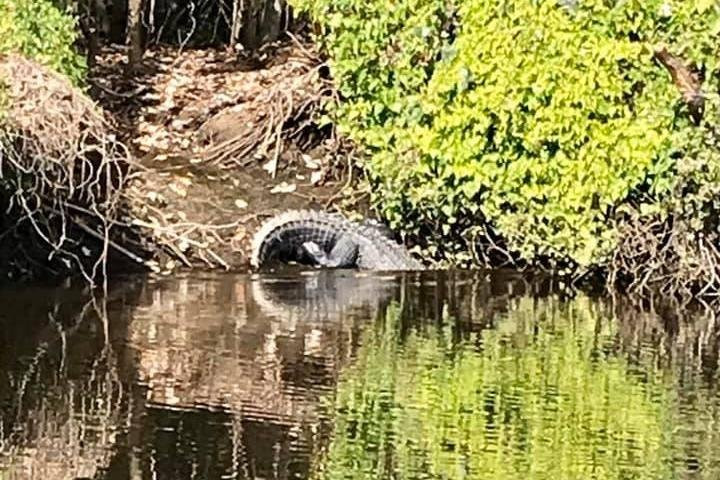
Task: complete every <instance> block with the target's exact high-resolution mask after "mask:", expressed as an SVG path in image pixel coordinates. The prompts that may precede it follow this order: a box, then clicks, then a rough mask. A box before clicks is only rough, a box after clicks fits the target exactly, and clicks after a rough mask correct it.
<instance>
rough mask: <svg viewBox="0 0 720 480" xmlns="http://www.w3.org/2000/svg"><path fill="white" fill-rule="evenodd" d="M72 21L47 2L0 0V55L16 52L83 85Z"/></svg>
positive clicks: (40, 0) (81, 61) (74, 28)
mask: <svg viewBox="0 0 720 480" xmlns="http://www.w3.org/2000/svg"><path fill="white" fill-rule="evenodd" d="M76 39H77V30H76V23H75V19H74V18H73V17H72V16H71V15H69V14H67V13H65V12H62V11H60V10H59V9H58V8H56V7H55V6H54V5H53V3H52V2H50V1H48V0H0V54H2V53H8V52H17V53H21V54H23V55H26V56H27V57H30V58H32V59H34V60H37V61H39V62H40V63H42V64H44V65H47V66H49V67H51V68H53V69H54V70H56V71H58V72H61V73H64V74H65V75H67V76H68V77H69V78H70V79H71V80H72V81H73V82H74V83H75V84H76V85H78V84H80V83H82V79H83V76H84V73H85V60H84V58H83V57H82V56H81V55H79V54H78V53H77V52H76V51H75V49H74V48H73V44H74V43H75V40H76Z"/></svg>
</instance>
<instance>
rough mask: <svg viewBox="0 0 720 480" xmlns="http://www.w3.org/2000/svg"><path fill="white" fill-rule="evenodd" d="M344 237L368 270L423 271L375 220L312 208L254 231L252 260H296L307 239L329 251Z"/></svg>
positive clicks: (255, 263) (277, 218)
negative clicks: (361, 220) (358, 219)
mask: <svg viewBox="0 0 720 480" xmlns="http://www.w3.org/2000/svg"><path fill="white" fill-rule="evenodd" d="M341 236H342V237H345V238H346V239H349V240H350V241H351V242H352V243H354V244H356V245H357V247H358V256H357V261H356V266H357V267H358V268H361V269H367V270H422V269H423V265H422V264H421V263H420V262H419V261H417V260H416V259H414V258H413V257H412V256H411V255H410V253H409V252H408V251H407V250H406V249H405V247H404V246H402V245H399V244H397V243H396V242H395V241H394V240H393V239H392V238H390V236H389V235H388V233H387V230H386V229H383V228H381V226H380V225H379V224H377V223H375V222H365V223H363V224H358V223H356V222H351V221H349V220H348V219H346V218H345V217H343V216H342V215H339V214H332V213H326V212H320V211H313V210H291V211H287V212H283V213H281V214H279V215H277V216H275V217H273V218H271V219H270V220H269V221H267V222H266V223H265V224H264V225H263V226H262V227H261V228H260V230H258V232H257V233H256V234H255V237H254V238H253V242H252V253H251V258H250V263H251V264H252V266H253V267H255V268H259V267H260V266H262V265H263V264H265V263H267V262H270V261H285V262H286V261H288V260H297V259H298V258H297V257H298V255H299V253H298V252H299V251H300V247H301V246H302V244H303V243H305V242H315V243H316V244H318V245H319V246H320V247H321V248H322V249H324V250H325V251H327V252H329V251H330V250H332V248H333V247H334V246H335V245H336V243H337V242H338V239H340V238H341Z"/></svg>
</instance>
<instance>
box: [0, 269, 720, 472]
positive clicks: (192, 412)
mask: <svg viewBox="0 0 720 480" xmlns="http://www.w3.org/2000/svg"><path fill="white" fill-rule="evenodd" d="M0 305H2V310H1V311H0V479H1V480H10V479H13V480H14V479H23V480H24V479H43V480H50V479H53V480H55V479H133V480H135V479H168V480H170V479H172V480H181V479H225V478H228V479H229V478H263V479H270V478H272V479H275V478H278V479H279V478H283V479H285V478H314V479H346V478H347V479H374V478H377V479H475V478H477V479H502V480H506V479H591V478H596V479H675V478H679V479H717V478H720V448H719V447H718V446H720V394H719V393H718V386H717V385H718V384H717V377H718V361H719V354H718V332H719V331H720V330H719V329H718V326H717V324H716V320H715V317H714V316H713V315H712V314H710V313H703V312H697V313H694V314H684V315H682V316H677V315H674V314H673V312H672V311H665V312H661V313H658V312H642V311H640V310H638V309H637V308H634V307H632V306H629V305H627V304H625V303H623V302H619V301H614V302H613V301H610V300H609V299H602V298H590V297H589V296H587V295H584V294H573V295H568V294H567V292H563V291H562V290H557V289H555V288H553V286H552V285H547V284H545V285H543V284H537V283H528V282H525V281H523V280H522V279H521V278H519V277H516V276H508V275H501V274H494V275H490V274H485V273H456V274H448V273H426V274H422V275H421V274H411V275H406V276H402V275H368V274H362V275H361V274H356V273H351V272H344V273H343V272H337V273H331V272H322V273H318V272H315V273H312V274H288V275H287V276H281V275H276V276H264V277H250V276H242V275H240V276H236V275H224V276H223V275H207V276H197V275H195V276H191V277H176V278H168V279H160V280H157V279H156V280H150V279H143V278H131V279H128V280H124V281H121V282H118V283H117V284H116V285H113V286H112V288H111V289H110V292H109V297H108V298H107V299H106V300H105V301H101V299H97V298H96V299H93V298H92V297H91V296H90V295H89V293H88V292H87V291H84V290H83V289H82V288H80V287H77V286H72V285H66V286H62V287H48V286H37V287H33V288H28V287H23V288H20V287H4V288H3V289H0Z"/></svg>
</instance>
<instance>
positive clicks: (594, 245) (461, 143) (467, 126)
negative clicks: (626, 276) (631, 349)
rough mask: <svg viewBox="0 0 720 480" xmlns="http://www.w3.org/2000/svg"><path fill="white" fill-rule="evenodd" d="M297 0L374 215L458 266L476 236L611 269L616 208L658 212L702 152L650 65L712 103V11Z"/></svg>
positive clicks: (700, 7)
mask: <svg viewBox="0 0 720 480" xmlns="http://www.w3.org/2000/svg"><path fill="white" fill-rule="evenodd" d="M297 3H298V5H299V6H300V7H302V8H304V9H305V10H307V11H309V12H310V13H311V15H312V16H313V17H314V18H315V20H317V21H318V22H320V23H321V24H323V25H325V27H326V31H325V36H324V42H325V44H326V46H327V51H328V53H329V55H330V57H331V61H332V64H331V65H332V69H333V74H334V76H335V78H336V80H337V81H338V83H339V88H340V90H341V92H342V94H343V95H344V103H343V104H342V106H341V107H340V108H339V110H338V111H337V112H336V115H337V121H338V124H339V126H340V127H341V128H342V129H343V130H344V132H345V133H346V134H348V135H349V136H350V137H351V138H353V139H354V140H356V141H357V142H359V143H360V144H361V145H362V146H363V147H365V148H366V150H367V152H368V154H369V155H368V156H369V159H370V160H369V162H368V164H367V171H368V173H369V176H370V179H371V181H372V183H373V185H374V187H375V188H374V193H375V195H374V200H375V203H376V205H377V207H378V208H379V210H380V211H381V212H382V213H383V214H384V216H385V217H386V218H387V219H388V220H390V221H391V223H392V224H393V226H394V227H395V228H399V229H402V230H404V231H406V232H407V233H410V234H416V235H417V234H418V233H419V232H421V231H424V232H426V233H431V235H425V239H429V240H428V242H429V243H430V244H432V243H433V242H434V243H436V244H437V245H438V246H439V248H441V249H443V250H444V253H445V255H446V256H452V254H453V251H455V252H459V253H460V255H458V256H456V258H455V260H463V259H465V258H467V255H464V252H466V251H467V249H468V246H467V245H458V246H455V245H453V244H452V240H453V239H457V238H459V237H461V236H462V235H461V233H462V232H460V231H459V230H462V231H470V230H472V229H473V227H477V226H479V225H481V224H484V223H487V224H489V225H490V226H491V227H492V228H493V229H494V230H495V231H497V232H498V233H499V234H500V235H501V236H502V237H503V239H504V240H505V242H506V243H507V245H508V246H509V248H510V249H511V250H512V251H514V252H515V253H516V254H518V255H520V256H521V257H522V258H524V259H526V260H528V261H531V262H532V261H535V260H538V259H558V260H563V261H566V260H570V261H572V262H573V263H575V264H577V265H580V266H591V265H603V264H605V263H606V261H607V259H608V258H609V256H610V255H611V253H612V251H613V249H614V248H615V246H616V238H615V236H616V230H615V225H616V222H615V221H616V220H617V218H618V217H617V212H618V211H619V210H622V208H623V206H624V205H628V204H630V203H629V202H630V201H631V202H632V205H633V206H637V205H640V204H644V205H659V204H660V202H663V201H664V199H666V198H667V197H668V196H669V195H670V192H671V191H672V190H673V186H674V184H675V181H676V167H677V165H678V163H679V162H682V161H683V158H684V157H685V156H686V154H687V151H688V149H695V146H694V144H692V143H689V140H688V139H689V138H691V137H693V136H694V135H695V134H694V133H693V132H692V131H693V130H694V129H695V127H694V126H693V125H692V124H691V122H690V120H689V116H688V114H687V109H686V108H685V107H684V104H683V102H682V97H681V95H680V93H679V92H678V90H677V88H676V87H675V85H674V84H673V82H672V79H671V77H670V75H669V74H668V72H667V71H666V70H665V68H664V67H663V66H662V65H660V64H659V63H658V62H657V61H656V60H655V58H654V52H655V51H656V49H657V48H660V47H661V46H667V47H668V49H669V50H670V51H671V52H673V53H674V54H676V55H678V56H680V57H682V58H683V60H684V61H686V62H687V63H688V64H690V63H694V64H695V65H696V66H698V67H701V68H703V69H704V70H705V71H706V78H707V79H708V80H707V81H706V89H707V90H708V91H717V90H718V85H717V76H716V75H717V74H718V71H719V70H718V51H717V36H718V34H719V33H720V6H719V5H718V4H717V2H712V1H707V0H695V1H689V0H662V1H661V0H653V1H647V2H638V1H608V0H583V1H580V2H557V1H555V0H544V1H535V0H520V1H516V2H507V1H504V0H457V1H456V2H455V4H454V5H449V4H447V2H438V1H430V0H412V1H411V0H400V1H398V2H394V3H393V5H392V6H389V5H386V2H382V1H380V0H371V1H363V2H360V1H357V2H356V1H353V0H347V1H343V2H337V1H334V0H300V1H298V2H297ZM563 3H564V4H568V3H575V4H576V5H577V6H576V7H573V8H568V7H565V6H563V5H562V4H563ZM449 12H454V14H455V17H456V24H457V25H456V30H455V32H454V33H453V35H452V36H451V35H449V34H447V33H444V32H446V31H447V30H448V29H447V28H445V27H444V26H443V23H444V22H445V18H446V17H449V16H450V14H449ZM370 18H371V19H372V20H368V19H370ZM715 97H716V96H715ZM708 102H717V99H716V98H714V97H713V98H709V99H708ZM710 154H711V156H712V157H713V158H715V159H717V158H720V157H718V151H717V150H716V149H715V150H712V151H711V153H710ZM448 240H450V241H448Z"/></svg>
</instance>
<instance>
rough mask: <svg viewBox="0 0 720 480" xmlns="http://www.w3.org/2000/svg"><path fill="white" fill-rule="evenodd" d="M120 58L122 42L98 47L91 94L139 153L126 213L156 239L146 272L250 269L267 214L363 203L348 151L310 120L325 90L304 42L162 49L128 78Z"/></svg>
mask: <svg viewBox="0 0 720 480" xmlns="http://www.w3.org/2000/svg"><path fill="white" fill-rule="evenodd" d="M125 62H126V55H125V51H124V50H123V49H122V48H110V49H106V50H104V51H103V52H102V54H101V55H100V57H99V58H98V63H97V65H96V66H95V67H94V68H93V70H92V73H91V85H92V87H91V95H92V96H93V97H94V98H95V99H96V100H97V101H98V102H99V103H100V104H101V105H102V106H103V107H104V108H105V109H106V110H108V111H109V112H110V113H111V114H112V115H113V116H114V118H115V119H116V120H117V124H118V130H119V135H120V137H121V139H122V140H124V141H125V142H126V144H128V145H129V146H130V148H131V150H132V152H133V154H134V156H135V157H136V158H137V159H139V163H140V168H138V169H137V172H136V173H135V174H134V178H133V181H132V183H131V186H130V188H129V189H128V192H129V195H128V198H129V200H128V203H129V207H130V209H129V212H130V214H129V217H128V218H127V219H126V220H127V221H128V223H131V224H133V225H134V226H136V227H138V228H140V230H141V231H142V232H143V233H142V234H143V235H147V236H148V237H152V242H151V243H155V244H159V245H161V247H162V254H161V255H157V256H156V258H155V259H154V260H153V261H151V262H148V265H149V266H150V267H151V268H153V269H154V270H156V271H164V272H168V271H172V270H174V269H176V268H181V267H187V268H198V267H207V268H218V267H220V268H225V269H230V270H235V269H242V268H246V266H247V262H248V257H247V253H248V252H249V242H250V239H251V237H252V234H253V233H254V231H255V230H256V229H257V228H258V226H259V223H260V222H262V221H263V220H264V219H266V218H268V217H269V216H271V215H273V214H274V213H277V212H278V211H281V210H286V209H297V208H319V209H329V210H337V209H339V208H342V206H343V205H346V204H348V203H353V204H355V205H356V206H359V205H362V204H363V201H362V196H361V195H357V192H356V193H355V194H351V193H349V192H350V189H349V187H350V186H351V184H352V183H353V181H352V179H353V170H354V167H353V164H354V163H353V162H354V160H353V157H352V151H351V149H348V148H347V147H346V145H345V144H344V143H343V142H341V141H339V140H337V139H336V138H335V137H334V135H333V133H332V132H331V131H330V130H328V129H323V128H321V127H319V126H318V123H317V121H316V120H317V118H318V116H319V115H320V111H321V105H322V102H324V101H327V100H328V99H331V98H332V95H333V92H332V89H331V87H330V86H329V83H328V82H327V81H326V80H324V79H323V78H322V77H323V65H322V62H321V61H320V59H319V57H318V56H317V54H315V52H314V51H313V50H312V48H311V47H310V46H308V45H306V44H302V43H300V42H299V41H289V42H286V43H282V44H276V45H271V46H269V47H267V48H266V49H265V50H264V51H261V52H259V53H258V54H256V55H255V56H254V57H252V58H239V57H238V56H237V55H236V54H235V53H233V52H230V51H226V50H207V49H205V50H189V51H184V52H178V51H177V50H175V49H170V48H162V47H159V48H155V49H153V50H150V51H148V52H147V54H146V56H145V58H144V61H143V64H142V67H141V69H140V70H139V71H138V72H137V74H135V75H134V76H132V77H128V76H126V75H125V73H124V67H125ZM133 199H142V200H143V201H142V202H140V201H134V200H133ZM349 200H352V201H351V202H348V201H349Z"/></svg>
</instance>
